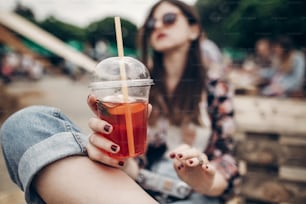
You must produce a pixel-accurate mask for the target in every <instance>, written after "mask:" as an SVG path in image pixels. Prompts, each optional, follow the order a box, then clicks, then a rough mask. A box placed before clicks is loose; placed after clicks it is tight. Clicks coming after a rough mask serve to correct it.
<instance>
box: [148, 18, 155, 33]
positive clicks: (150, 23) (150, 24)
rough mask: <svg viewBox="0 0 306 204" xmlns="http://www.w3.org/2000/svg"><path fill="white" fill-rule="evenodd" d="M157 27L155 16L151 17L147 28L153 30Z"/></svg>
mask: <svg viewBox="0 0 306 204" xmlns="http://www.w3.org/2000/svg"><path fill="white" fill-rule="evenodd" d="M154 27H155V20H154V19H153V18H151V19H149V20H148V22H147V28H148V29H149V30H153V29H154Z"/></svg>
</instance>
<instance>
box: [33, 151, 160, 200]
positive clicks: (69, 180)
mask: <svg viewBox="0 0 306 204" xmlns="http://www.w3.org/2000/svg"><path fill="white" fill-rule="evenodd" d="M34 187H35V188H36V190H37V192H38V194H39V195H40V196H41V197H42V198H43V200H44V201H45V202H46V203H48V204H53V203H54V204H61V203H65V204H70V203H71V204H83V203H86V204H88V203H90V204H96V203H97V204H98V203H99V204H104V203H105V204H137V203H139V204H157V202H156V201H155V200H154V199H153V198H151V197H150V196H149V195H148V194H146V193H145V191H144V190H143V189H142V188H141V187H140V186H138V185H137V184H136V183H135V182H134V181H133V180H132V179H131V178H130V177H128V176H127V175H126V174H125V173H124V172H122V171H121V170H119V169H115V168H111V167H107V166H104V165H101V164H98V163H95V162H93V161H91V160H90V159H88V158H87V157H84V156H73V157H68V158H64V159H62V160H59V161H57V162H55V163H53V164H51V165H49V166H47V167H45V168H44V169H43V170H42V171H41V172H40V173H39V174H38V175H37V176H36V178H35V181H34Z"/></svg>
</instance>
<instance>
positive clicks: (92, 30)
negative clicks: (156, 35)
mask: <svg viewBox="0 0 306 204" xmlns="http://www.w3.org/2000/svg"><path fill="white" fill-rule="evenodd" d="M121 27H122V37H123V42H124V47H127V48H133V49H134V48H135V42H136V36H137V27H136V25H134V24H133V23H131V22H130V21H127V20H125V19H121ZM86 30H87V39H88V40H89V41H90V42H91V43H95V42H97V41H99V40H106V41H108V42H110V43H116V34H115V22H114V18H113V17H107V18H105V19H103V20H101V21H97V22H94V23H91V24H90V25H89V26H88V27H87V28H86Z"/></svg>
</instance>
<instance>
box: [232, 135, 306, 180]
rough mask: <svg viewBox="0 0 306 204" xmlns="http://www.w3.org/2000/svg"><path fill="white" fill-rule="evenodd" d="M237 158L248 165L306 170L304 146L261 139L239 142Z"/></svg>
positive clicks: (305, 149) (305, 150) (236, 152)
mask: <svg viewBox="0 0 306 204" xmlns="http://www.w3.org/2000/svg"><path fill="white" fill-rule="evenodd" d="M235 156H236V158H237V159H240V160H243V161H245V162H247V163H248V164H255V165H263V166H296V167H301V168H306V162H305V161H306V148H305V147H304V146H292V145H282V144H280V143H279V142H278V141H269V140H262V139H261V138H258V139H256V140H255V139H252V140H251V139H248V140H245V141H239V142H237V145H236V151H235ZM305 178H306V177H305Z"/></svg>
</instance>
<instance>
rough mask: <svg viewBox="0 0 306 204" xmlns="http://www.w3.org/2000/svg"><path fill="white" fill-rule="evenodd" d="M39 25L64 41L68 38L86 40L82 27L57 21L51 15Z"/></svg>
mask: <svg viewBox="0 0 306 204" xmlns="http://www.w3.org/2000/svg"><path fill="white" fill-rule="evenodd" d="M39 26H40V27H41V28H42V29H44V30H46V31H47V32H49V33H52V34H53V35H54V36H56V37H58V38H59V39H61V40H63V41H65V42H67V41H70V40H78V41H85V40H86V33H85V31H84V30H83V29H82V28H79V27H77V26H74V25H71V24H68V23H65V22H62V21H59V20H57V19H56V18H54V17H52V16H50V17H48V18H47V19H45V20H44V21H43V22H40V23H39Z"/></svg>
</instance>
